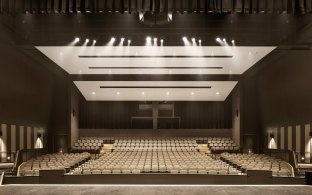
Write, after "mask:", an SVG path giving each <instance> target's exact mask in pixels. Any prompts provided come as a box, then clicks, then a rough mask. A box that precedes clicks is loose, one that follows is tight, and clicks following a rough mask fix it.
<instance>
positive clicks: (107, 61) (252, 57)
mask: <svg viewBox="0 0 312 195" xmlns="http://www.w3.org/2000/svg"><path fill="white" fill-rule="evenodd" d="M36 48H37V49H38V50H39V51H41V52H42V53H43V54H45V55H46V56H47V57H49V58H50V59H51V60H53V61H54V62H55V63H56V64H57V65H59V66H60V67H62V68H63V69H64V70H65V71H67V72H68V73H69V74H242V73H244V72H245V71H246V70H247V69H249V68H250V67H251V66H253V65H254V64H255V63H257V62H258V61H259V60H260V59H262V58H263V57H264V56H266V55H267V54H268V53H270V52H271V51H272V50H273V49H274V48H275V47H238V46H234V47H233V46H207V47H206V46H185V47H181V46H180V47H177V46H170V47H169V46H164V47H159V46H158V47H156V46H47V47H41V46H40V47H39V46H38V47H36Z"/></svg>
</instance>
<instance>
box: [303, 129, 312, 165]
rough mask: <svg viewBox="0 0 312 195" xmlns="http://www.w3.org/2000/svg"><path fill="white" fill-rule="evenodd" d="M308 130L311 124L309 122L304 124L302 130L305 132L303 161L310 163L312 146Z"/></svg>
mask: <svg viewBox="0 0 312 195" xmlns="http://www.w3.org/2000/svg"><path fill="white" fill-rule="evenodd" d="M310 131H311V125H310V124H306V125H305V126H304V132H305V136H304V144H305V154H304V158H305V163H310V162H311V151H312V150H311V147H312V143H311V137H310Z"/></svg>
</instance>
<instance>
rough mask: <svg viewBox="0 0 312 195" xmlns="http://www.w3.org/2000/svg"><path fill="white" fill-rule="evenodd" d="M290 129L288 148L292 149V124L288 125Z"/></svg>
mask: <svg viewBox="0 0 312 195" xmlns="http://www.w3.org/2000/svg"><path fill="white" fill-rule="evenodd" d="M287 130H288V142H287V145H288V150H292V126H288V127H287Z"/></svg>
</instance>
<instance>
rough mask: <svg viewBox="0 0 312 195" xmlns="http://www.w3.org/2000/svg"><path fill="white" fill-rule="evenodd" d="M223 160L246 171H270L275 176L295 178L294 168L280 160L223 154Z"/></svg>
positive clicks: (263, 156) (255, 155)
mask: <svg viewBox="0 0 312 195" xmlns="http://www.w3.org/2000/svg"><path fill="white" fill-rule="evenodd" d="M221 159H222V160H224V161H225V162H227V163H229V164H231V165H235V166H239V167H241V168H242V169H245V170H269V171H272V175H273V176H280V177H289V176H293V175H294V174H293V168H292V166H291V165H290V164H289V163H287V162H285V161H282V160H280V159H276V158H274V157H271V156H267V155H264V154H233V153H232V154H230V153H222V154H221Z"/></svg>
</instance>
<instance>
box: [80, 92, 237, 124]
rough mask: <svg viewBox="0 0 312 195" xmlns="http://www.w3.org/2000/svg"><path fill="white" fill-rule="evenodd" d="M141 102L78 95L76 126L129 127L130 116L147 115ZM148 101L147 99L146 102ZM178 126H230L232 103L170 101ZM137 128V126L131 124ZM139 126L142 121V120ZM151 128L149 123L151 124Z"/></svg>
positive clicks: (148, 113) (228, 101)
mask: <svg viewBox="0 0 312 195" xmlns="http://www.w3.org/2000/svg"><path fill="white" fill-rule="evenodd" d="M139 104H144V102H126V101H125V102H107V101H94V102H92V101H90V102H87V101H85V100H84V99H83V98H81V99H80V106H79V112H80V114H79V127H80V128H82V129H131V128H133V126H132V125H131V117H137V116H140V117H151V116H152V112H151V111H148V110H147V111H146V110H145V111H144V110H140V109H139ZM150 104H151V102H150ZM170 104H173V105H174V116H175V117H180V120H181V121H180V128H181V129H218V128H219V129H230V128H232V113H231V112H232V104H231V98H230V97H229V98H228V99H227V100H226V101H224V102H170ZM135 128H138V127H135ZM142 128H146V124H143V123H142ZM151 128H152V127H151Z"/></svg>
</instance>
